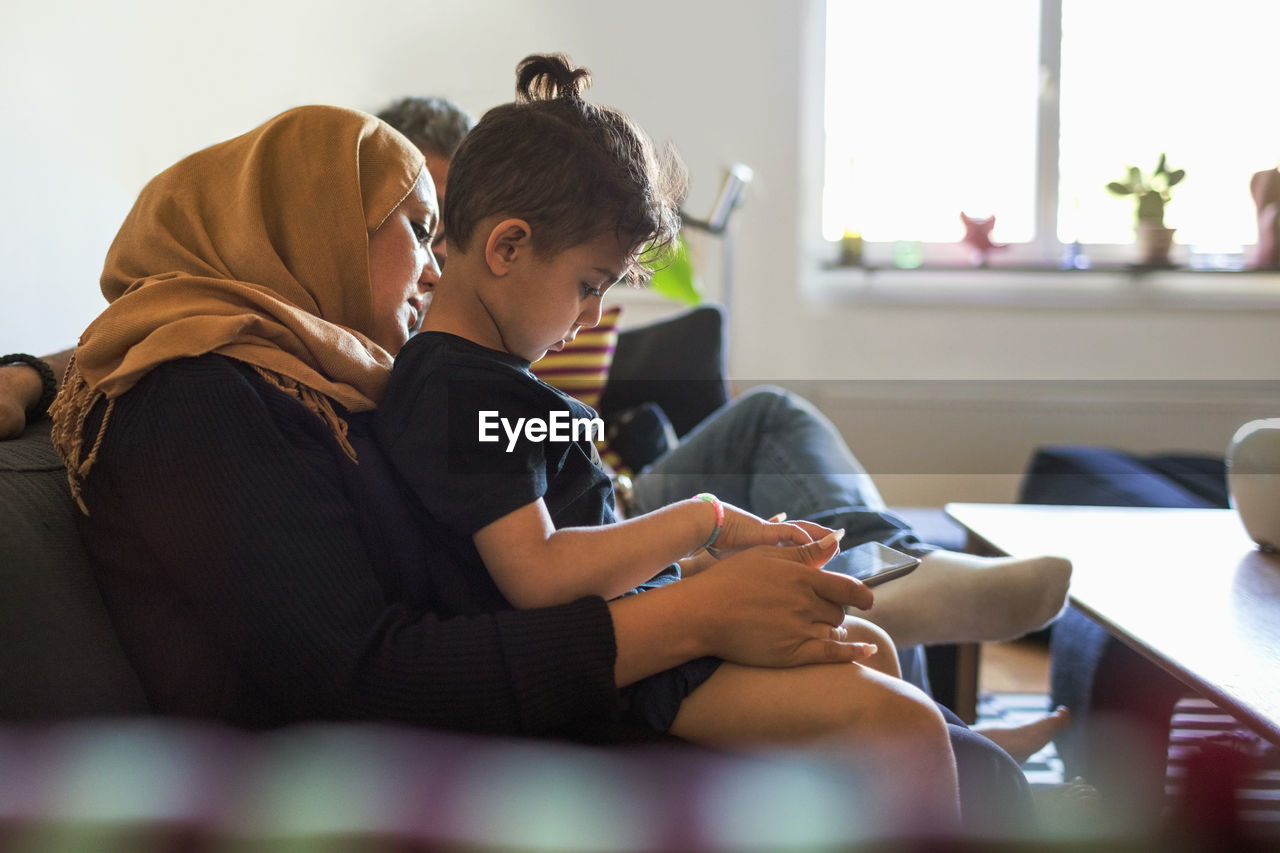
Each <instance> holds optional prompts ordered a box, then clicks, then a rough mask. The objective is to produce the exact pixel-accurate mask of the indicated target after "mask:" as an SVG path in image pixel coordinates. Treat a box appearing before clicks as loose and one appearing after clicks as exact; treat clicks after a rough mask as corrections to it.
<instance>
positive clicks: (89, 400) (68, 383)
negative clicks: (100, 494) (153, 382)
mask: <svg viewBox="0 0 1280 853" xmlns="http://www.w3.org/2000/svg"><path fill="white" fill-rule="evenodd" d="M105 396H106V395H105V394H103V393H102V392H101V391H95V390H93V388H91V387H90V386H89V383H88V382H86V381H85V378H84V376H83V374H81V373H80V368H79V366H78V365H77V364H76V357H75V355H74V354H72V356H71V359H70V360H69V361H68V362H67V371H66V373H65V374H63V377H62V389H61V390H60V391H59V392H58V396H57V397H55V398H54V399H53V403H51V404H50V406H49V415H50V417H52V418H53V427H52V429H51V430H50V438H51V439H52V441H53V447H54V449H55V450H57V451H58V455H59V456H61V457H62V464H63V465H65V466H66V468H67V486H68V487H69V488H70V490H71V497H72V498H74V499H75V502H76V505H77V506H79V507H80V511H81V512H82V513H84V514H85V515H88V514H89V507H87V506H86V505H85V502H84V496H83V492H84V481H85V478H86V477H88V476H89V470H90V469H91V468H93V463H94V462H96V461H97V459H98V449H99V448H100V447H102V439H103V437H104V436H105V435H106V434H107V423H108V421H110V420H111V412H112V410H114V409H115V405H116V401H115V400H107V410H106V411H105V412H103V414H102V423H100V424H98V432H97V434H96V435H95V436H94V437H93V446H92V447H90V448H89V452H88V453H85V449H84V425H85V421H86V420H87V419H88V417H89V412H90V411H92V409H93V407H94V406H95V405H96V404H97V402H98V400H100V399H103V398H104V397H105Z"/></svg>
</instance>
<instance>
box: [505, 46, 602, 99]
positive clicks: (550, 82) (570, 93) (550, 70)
mask: <svg viewBox="0 0 1280 853" xmlns="http://www.w3.org/2000/svg"><path fill="white" fill-rule="evenodd" d="M590 85H591V72H590V71H588V70H587V69H585V68H574V67H573V65H571V64H570V62H569V57H567V56H565V55H564V54H563V53H548V54H539V53H535V54H533V55H531V56H526V57H525V58H524V59H522V60H521V61H520V64H519V65H517V66H516V103H528V102H529V101H552V100H555V99H557V98H560V99H564V100H570V101H580V100H582V92H583V91H584V90H585V89H586V88H587V87H588V86H590Z"/></svg>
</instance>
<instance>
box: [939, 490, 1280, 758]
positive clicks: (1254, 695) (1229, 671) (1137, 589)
mask: <svg viewBox="0 0 1280 853" xmlns="http://www.w3.org/2000/svg"><path fill="white" fill-rule="evenodd" d="M947 512H948V513H949V514H950V515H951V516H952V517H953V518H955V519H956V520H957V521H959V522H960V523H961V524H963V525H964V526H965V527H967V528H968V529H969V530H970V531H971V532H973V533H974V534H975V535H976V536H977V537H979V538H980V539H981V540H983V541H985V542H986V543H987V544H989V545H991V546H992V547H994V548H996V549H998V550H999V551H1002V552H1004V553H1007V554H1012V555H1015V556H1032V555H1035V554H1057V555H1060V556H1063V557H1067V558H1069V559H1070V560H1071V562H1072V563H1073V565H1074V570H1073V573H1072V579H1071V601H1072V603H1073V604H1075V605H1076V607H1078V608H1080V610H1082V611H1084V613H1085V614H1087V615H1088V616H1090V617H1091V618H1093V619H1095V620H1097V621H1098V622H1099V623H1100V624H1101V625H1103V626H1104V627H1105V628H1106V629H1107V630H1108V631H1110V632H1111V633H1112V634H1114V635H1115V636H1116V637H1118V638H1119V639H1121V640H1123V641H1124V642H1125V643H1127V644H1129V645H1130V646H1132V647H1133V648H1134V649H1136V650H1137V651H1138V652H1140V653H1142V654H1143V655H1145V656H1147V657H1148V658H1150V659H1151V660H1152V661H1154V662H1156V663H1157V664H1159V665H1160V666H1161V667H1163V668H1164V669H1166V670H1167V671H1169V672H1170V673H1172V674H1173V675H1174V676H1176V677H1178V678H1179V679H1181V680H1182V681H1183V682H1184V683H1185V684H1187V685H1188V686H1189V687H1191V688H1192V689H1193V690H1195V691H1196V692H1198V693H1200V694H1201V695H1202V696H1204V697H1205V698H1207V699H1210V700H1212V701H1213V702H1215V703H1216V704H1217V705H1218V706H1219V707H1221V708H1223V709H1224V710H1227V711H1229V712H1231V713H1232V714H1233V715H1234V716H1235V717H1236V718H1237V719H1238V720H1240V722H1242V723H1244V724H1246V725H1248V726H1249V727H1250V728H1252V729H1254V730H1255V731H1257V732H1258V734H1260V735H1262V736H1263V737H1265V738H1267V739H1269V740H1271V741H1272V742H1273V743H1277V744H1280V554H1276V553H1266V552H1263V551H1261V550H1259V549H1258V548H1257V547H1256V546H1255V545H1254V544H1253V542H1252V541H1250V539H1249V537H1248V536H1247V535H1246V533H1245V531H1244V528H1243V526H1241V524H1240V519H1239V517H1238V516H1237V515H1236V514H1235V512H1234V511H1232V510H1226V509H1147V508H1130V507H1070V506H1029V505H1006V504H950V505H948V506H947Z"/></svg>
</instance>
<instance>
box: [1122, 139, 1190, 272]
mask: <svg viewBox="0 0 1280 853" xmlns="http://www.w3.org/2000/svg"><path fill="white" fill-rule="evenodd" d="M1186 174H1187V173H1186V172H1185V171H1184V170H1182V169H1172V170H1171V169H1169V167H1168V164H1167V163H1166V161H1165V155H1164V154H1163V153H1162V154H1161V155H1160V159H1159V161H1157V162H1156V169H1155V171H1154V172H1152V173H1151V174H1150V175H1149V176H1148V175H1144V174H1142V170H1141V169H1139V168H1138V167H1137V166H1130V167H1129V169H1128V172H1127V174H1126V176H1125V179H1124V180H1123V181H1112V182H1111V183H1109V184H1107V190H1108V191H1109V192H1111V193H1112V194H1113V195H1117V196H1124V195H1131V196H1133V197H1134V200H1135V202H1136V205H1135V208H1134V215H1135V220H1136V221H1135V229H1134V230H1135V232H1136V234H1137V238H1138V252H1139V255H1140V256H1141V259H1142V262H1143V263H1144V264H1150V265H1153V266H1165V265H1167V264H1168V263H1169V248H1170V247H1171V246H1172V245H1173V231H1174V229H1172V228H1166V227H1165V224H1164V206H1165V205H1166V204H1167V203H1168V202H1169V191H1170V190H1171V189H1173V187H1174V185H1175V184H1177V183H1178V182H1179V181H1181V180H1182V179H1183V178H1184V177H1186Z"/></svg>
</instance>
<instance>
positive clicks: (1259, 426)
mask: <svg viewBox="0 0 1280 853" xmlns="http://www.w3.org/2000/svg"><path fill="white" fill-rule="evenodd" d="M1227 487H1228V488H1229V489H1230V491H1231V506H1232V507H1234V508H1235V511H1236V512H1237V513H1239V515H1240V521H1241V522H1242V523H1243V524H1244V529H1245V532H1247V533H1248V534H1249V537H1250V538H1251V539H1253V541H1254V542H1257V543H1258V545H1259V546H1260V547H1261V548H1262V549H1263V550H1264V551H1280V418H1265V419H1263V420H1258V421H1249V423H1247V424H1245V425H1244V426H1242V427H1240V429H1238V430H1236V434H1235V437H1234V438H1232V439H1231V445H1230V446H1229V447H1228V448H1227Z"/></svg>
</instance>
